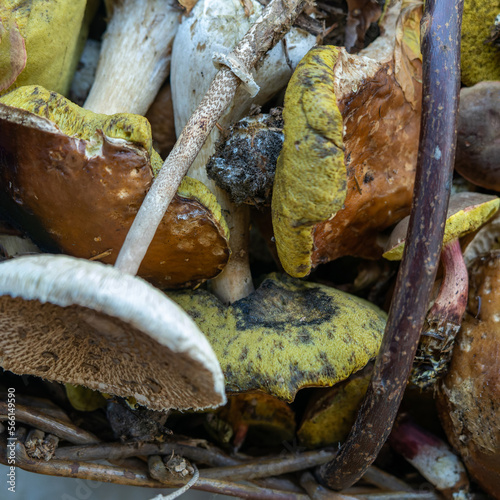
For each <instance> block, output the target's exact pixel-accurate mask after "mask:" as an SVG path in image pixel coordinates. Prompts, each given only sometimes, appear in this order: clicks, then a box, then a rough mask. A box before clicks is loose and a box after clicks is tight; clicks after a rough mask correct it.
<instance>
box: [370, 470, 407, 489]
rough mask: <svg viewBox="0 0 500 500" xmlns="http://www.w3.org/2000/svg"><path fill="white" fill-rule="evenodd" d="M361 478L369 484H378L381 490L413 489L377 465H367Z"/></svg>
mask: <svg viewBox="0 0 500 500" xmlns="http://www.w3.org/2000/svg"><path fill="white" fill-rule="evenodd" d="M363 479H364V480H365V481H366V482H367V483H370V484H373V485H375V486H378V487H379V488H380V489H381V490H389V491H412V492H413V491H414V490H413V488H412V487H411V486H410V485H408V484H406V483H405V482H404V481H401V479H398V478H397V477H396V476H393V475H392V474H389V473H387V472H385V471H383V470H381V469H379V468H378V467H374V466H373V465H372V466H371V467H368V469H367V470H366V472H365V474H364V476H363Z"/></svg>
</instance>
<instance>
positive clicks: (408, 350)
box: [317, 0, 463, 489]
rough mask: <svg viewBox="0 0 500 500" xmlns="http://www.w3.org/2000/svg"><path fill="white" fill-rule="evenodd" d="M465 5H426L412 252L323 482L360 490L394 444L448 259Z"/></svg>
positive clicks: (322, 472) (322, 471)
mask: <svg viewBox="0 0 500 500" xmlns="http://www.w3.org/2000/svg"><path fill="white" fill-rule="evenodd" d="M462 8H463V0H449V1H445V2H444V1H438V0H428V1H426V2H425V12H424V17H423V18H422V25H421V30H422V37H421V38H422V54H423V101H422V121H421V130H420V146H419V154H418V161H417V172H416V178H415V190H414V196H413V206H412V211H411V218H410V224H409V231H408V237H407V240H406V241H407V244H406V245H405V250H404V254H403V260H402V263H401V267H400V269H399V274H398V279H397V282H396V288H395V291H394V299H393V302H392V304H391V309H390V311H389V318H388V320H387V327H386V329H385V334H384V338H383V341H382V346H381V348H380V352H379V354H378V356H377V360H376V363H375V367H374V370H373V374H372V379H371V383H370V386H369V389H368V392H367V394H366V396H365V399H364V401H363V405H362V407H361V409H360V411H359V413H358V416H357V419H356V422H355V424H354V426H353V428H352V429H351V432H350V434H349V436H348V438H347V441H346V442H345V444H344V445H343V446H342V448H341V450H340V452H339V454H338V455H337V456H336V458H334V459H333V460H332V461H331V462H329V463H328V464H326V465H323V466H322V467H320V468H319V470H318V472H317V474H318V478H319V479H320V481H321V482H322V483H323V484H326V485H327V486H329V487H330V488H333V489H343V488H346V487H348V486H350V485H352V484H354V483H355V482H356V481H357V480H358V479H359V478H360V477H361V476H362V475H363V474H364V473H365V471H366V469H367V468H368V466H369V465H370V464H371V463H372V462H373V461H374V460H375V458H376V456H377V454H378V452H379V450H380V448H381V447H382V445H383V443H384V442H385V441H386V439H387V437H388V435H389V433H390V431H391V428H392V425H393V422H394V419H395V417H396V413H397V410H398V408H399V405H400V403H401V398H402V396H403V391H404V388H405V386H406V381H407V379H408V375H409V372H410V369H411V366H412V362H413V358H414V356H415V351H416V348H417V344H418V340H419V336H420V332H421V330H422V325H423V324H424V319H425V314H426V312H427V307H428V303H429V297H430V293H431V288H432V285H433V283H434V279H435V276H436V269H437V264H438V262H439V256H440V253H441V245H442V240H443V232H444V223H445V216H446V210H447V207H448V199H449V194H450V187H451V174H452V170H453V164H454V158H455V144H456V119H457V112H458V96H459V94H458V93H459V88H460V30H461V19H462Z"/></svg>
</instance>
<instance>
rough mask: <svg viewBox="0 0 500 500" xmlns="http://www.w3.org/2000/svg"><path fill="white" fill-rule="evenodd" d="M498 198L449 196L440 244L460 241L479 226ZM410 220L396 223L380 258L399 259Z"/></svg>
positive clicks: (494, 208) (496, 205)
mask: <svg viewBox="0 0 500 500" xmlns="http://www.w3.org/2000/svg"><path fill="white" fill-rule="evenodd" d="M499 206H500V198H498V197H496V196H492V195H487V194H482V193H469V192H462V193H457V194H454V195H452V196H451V197H450V203H449V205H448V213H447V215H446V226H445V229H444V236H443V245H446V244H447V243H449V242H450V241H452V240H454V239H456V238H461V237H462V236H465V235H466V234H469V233H472V232H473V231H475V230H476V229H478V228H479V227H481V226H482V225H483V224H484V223H485V222H486V221H487V220H489V219H490V218H491V217H493V215H495V213H496V212H497V210H498V208H499ZM409 221H410V217H409V216H408V217H406V218H404V219H403V220H402V221H400V222H399V223H398V225H397V226H396V227H395V228H394V230H393V231H392V233H391V236H390V238H389V240H388V241H387V244H386V251H385V253H384V255H383V256H384V257H385V258H386V259H388V260H401V258H402V257H403V250H404V245H405V240H406V233H407V232H408V223H409Z"/></svg>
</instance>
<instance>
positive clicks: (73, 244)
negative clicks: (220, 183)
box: [0, 86, 230, 288]
mask: <svg viewBox="0 0 500 500" xmlns="http://www.w3.org/2000/svg"><path fill="white" fill-rule="evenodd" d="M0 153H1V154H0V188H1V190H2V191H3V193H4V194H5V195H4V196H3V197H2V198H3V200H2V204H3V209H4V210H5V211H6V212H7V213H8V214H9V216H10V217H11V218H12V219H13V220H14V221H16V223H17V224H18V225H19V226H20V227H22V228H23V229H24V230H25V231H26V232H27V233H28V234H30V235H31V236H32V237H33V238H34V239H35V240H37V241H38V242H39V243H40V244H41V246H42V247H45V248H46V249H49V250H51V251H62V252H63V253H67V254H69V255H72V256H75V257H81V258H86V259H91V258H93V259H98V260H100V261H101V262H104V263H108V264H113V263H114V262H115V260H116V257H117V255H118V252H119V250H120V248H121V246H122V244H123V241H124V240H125V237H126V235H127V232H128V230H129V228H130V226H131V224H132V222H133V219H134V217H135V215H136V213H137V211H138V210H139V207H140V205H141V203H142V200H143V199H144V197H145V195H146V193H147V191H148V189H149V187H150V185H151V183H152V182H153V179H154V175H155V172H157V171H158V170H159V169H160V168H161V166H162V160H161V158H160V157H159V155H158V154H157V153H156V152H155V151H154V150H153V148H152V139H151V129H150V126H149V123H148V121H147V120H146V119H145V118H144V117H141V116H138V115H132V114H125V113H120V114H116V115H112V116H107V115H100V114H95V113H92V112H91V111H86V110H84V109H82V108H80V107H79V106H77V105H75V104H73V103H71V102H70V101H68V100H67V99H66V98H64V97H62V96H60V95H59V94H57V93H55V92H49V91H47V90H45V89H43V88H42V87H38V86H29V87H21V88H19V89H16V90H14V91H13V92H11V93H9V94H7V95H5V96H3V97H2V98H1V99H0ZM228 233H229V231H228V229H227V225H226V223H225V221H224V219H223V218H222V215H221V209H220V206H219V205H218V203H217V201H216V199H215V197H214V196H213V195H212V194H211V193H210V192H209V191H208V189H207V188H206V187H205V186H204V185H203V184H202V183H201V182H199V181H195V180H193V179H189V178H186V179H185V180H184V181H183V183H182V184H181V186H180V188H179V190H178V192H177V194H176V196H175V197H174V200H173V201H172V203H171V205H170V207H169V209H168V211H167V213H166V214H165V216H164V217H163V220H162V222H161V223H160V226H159V228H158V230H157V232H156V235H155V238H154V239H153V242H152V243H151V245H150V247H149V250H148V252H147V254H146V257H145V259H144V261H143V262H142V264H141V267H140V268H139V272H138V274H139V276H141V277H143V278H145V279H147V280H148V281H150V282H152V283H153V284H155V285H156V286H159V287H161V288H177V287H181V286H195V285H196V284H198V283H200V282H202V281H205V280H206V279H209V278H213V277H215V276H216V275H217V274H219V273H220V271H221V270H222V269H223V268H224V266H225V264H226V262H227V260H228V258H229V253H230V251H229V247H228V238H229V234H228Z"/></svg>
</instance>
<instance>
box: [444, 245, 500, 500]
mask: <svg viewBox="0 0 500 500" xmlns="http://www.w3.org/2000/svg"><path fill="white" fill-rule="evenodd" d="M499 311H500V253H499V251H498V250H496V251H494V252H491V253H490V254H489V255H486V256H483V257H479V258H478V259H476V260H475V261H474V263H473V264H472V266H471V269H470V286H469V305H468V314H466V315H465V318H464V321H463V323H462V328H461V330H460V332H459V334H458V336H457V340H456V342H455V347H454V349H453V358H452V361H451V366H450V369H449V371H448V375H447V376H446V378H445V379H444V380H443V383H442V384H441V386H440V388H439V390H438V391H437V396H438V397H437V403H438V410H439V417H440V420H441V423H442V425H443V428H444V430H445V431H446V435H447V436H448V439H449V441H450V443H451V444H452V446H453V447H454V448H455V449H456V450H457V451H458V452H459V453H460V455H461V456H462V458H463V460H464V463H465V465H466V467H467V470H468V472H469V473H470V475H471V476H472V477H473V478H474V480H475V481H477V482H478V483H479V484H480V486H481V487H482V488H484V489H485V490H486V491H487V492H488V493H489V494H490V495H492V496H493V498H500V497H499V496H498V491H499V490H498V485H499V484H500V378H499V375H500V370H499V366H500V322H499Z"/></svg>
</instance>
